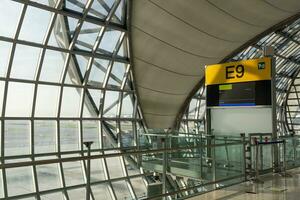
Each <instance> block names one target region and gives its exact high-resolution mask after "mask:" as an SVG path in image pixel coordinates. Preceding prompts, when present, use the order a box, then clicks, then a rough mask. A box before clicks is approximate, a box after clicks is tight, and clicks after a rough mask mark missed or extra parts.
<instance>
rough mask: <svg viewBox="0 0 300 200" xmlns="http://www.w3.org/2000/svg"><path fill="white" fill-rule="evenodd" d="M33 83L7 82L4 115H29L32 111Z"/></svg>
mask: <svg viewBox="0 0 300 200" xmlns="http://www.w3.org/2000/svg"><path fill="white" fill-rule="evenodd" d="M33 89H34V85H33V84H27V83H17V82H9V84H8V94H7V105H6V113H5V114H6V116H9V117H29V116H30V115H31V112H32V100H33Z"/></svg>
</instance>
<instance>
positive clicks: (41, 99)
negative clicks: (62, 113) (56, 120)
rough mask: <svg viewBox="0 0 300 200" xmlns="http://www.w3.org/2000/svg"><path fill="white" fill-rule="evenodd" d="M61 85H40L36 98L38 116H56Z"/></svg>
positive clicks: (36, 113) (36, 114)
mask: <svg viewBox="0 0 300 200" xmlns="http://www.w3.org/2000/svg"><path fill="white" fill-rule="evenodd" d="M59 89H60V88H59V87H57V86H48V85H39V86H38V90H37V98H36V108H35V116H36V117H55V116H56V114H57V105H58V97H59Z"/></svg>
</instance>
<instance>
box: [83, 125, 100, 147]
mask: <svg viewBox="0 0 300 200" xmlns="http://www.w3.org/2000/svg"><path fill="white" fill-rule="evenodd" d="M82 129H83V141H84V142H85V141H92V142H93V144H92V149H99V148H100V146H99V141H100V138H99V136H100V127H99V121H82Z"/></svg>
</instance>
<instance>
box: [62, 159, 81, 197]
mask: <svg viewBox="0 0 300 200" xmlns="http://www.w3.org/2000/svg"><path fill="white" fill-rule="evenodd" d="M73 156H74V155H73ZM76 156H78V155H76ZM63 170H64V176H65V180H66V185H67V186H71V185H79V184H83V183H84V179H83V173H82V167H81V163H80V162H65V163H63ZM71 199H72V198H71ZM83 199H84V198H83Z"/></svg>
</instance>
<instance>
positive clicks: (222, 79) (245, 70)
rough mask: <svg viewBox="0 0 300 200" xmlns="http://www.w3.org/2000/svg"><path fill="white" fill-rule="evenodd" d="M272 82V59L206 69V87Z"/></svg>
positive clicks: (243, 61) (240, 62)
mask: <svg viewBox="0 0 300 200" xmlns="http://www.w3.org/2000/svg"><path fill="white" fill-rule="evenodd" d="M260 80H271V58H269V57H265V58H259V59H253V60H242V61H238V62H229V63H222V64H215V65H207V66H206V68H205V85H216V84H224V83H240V82H250V81H260Z"/></svg>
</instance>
